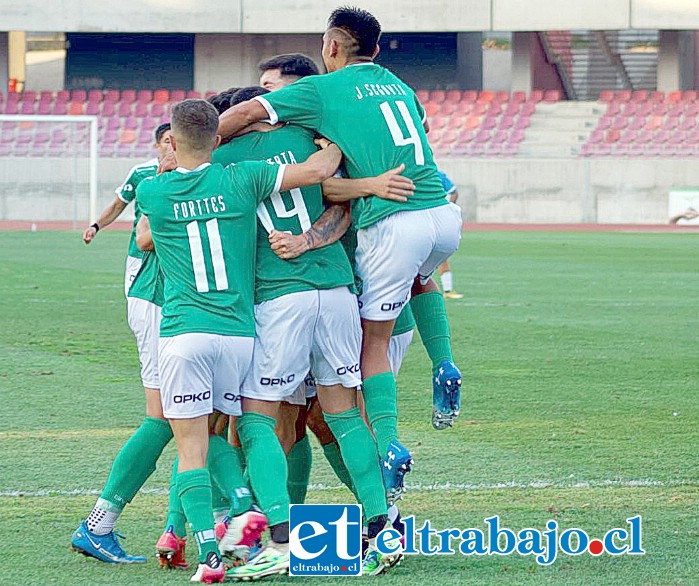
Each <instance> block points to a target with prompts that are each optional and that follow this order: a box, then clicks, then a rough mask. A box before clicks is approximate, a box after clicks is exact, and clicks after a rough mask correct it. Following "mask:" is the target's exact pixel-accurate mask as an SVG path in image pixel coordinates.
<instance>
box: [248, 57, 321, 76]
mask: <svg viewBox="0 0 699 586" xmlns="http://www.w3.org/2000/svg"><path fill="white" fill-rule="evenodd" d="M257 68H258V69H259V70H260V73H264V72H265V71H269V70H271V69H278V70H279V73H281V75H293V76H296V77H308V76H309V75H319V74H320V71H319V70H318V66H317V65H316V64H315V61H313V59H311V58H310V57H307V56H306V55H302V54H301V53H287V54H285V55H277V56H275V57H271V58H269V59H265V60H264V61H262V62H260V64H259V65H258V66H257Z"/></svg>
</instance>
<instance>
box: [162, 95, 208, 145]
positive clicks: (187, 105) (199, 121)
mask: <svg viewBox="0 0 699 586" xmlns="http://www.w3.org/2000/svg"><path fill="white" fill-rule="evenodd" d="M217 132H218V112H217V111H216V108H214V107H213V106H212V105H211V104H210V103H209V102H207V101H206V100H185V101H184V102H180V103H178V104H175V106H174V107H173V108H172V133H173V134H174V135H175V138H176V139H177V142H178V143H180V144H182V143H184V144H185V145H186V146H187V147H188V148H190V149H192V150H193V151H206V150H211V149H213V148H214V143H215V142H216V134H217Z"/></svg>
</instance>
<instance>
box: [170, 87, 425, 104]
mask: <svg viewBox="0 0 699 586" xmlns="http://www.w3.org/2000/svg"><path fill="white" fill-rule="evenodd" d="M173 95H174V94H173ZM415 95H416V96H417V99H418V100H420V103H421V104H424V103H425V102H427V100H429V99H430V92H428V91H427V90H417V91H416V92H415Z"/></svg>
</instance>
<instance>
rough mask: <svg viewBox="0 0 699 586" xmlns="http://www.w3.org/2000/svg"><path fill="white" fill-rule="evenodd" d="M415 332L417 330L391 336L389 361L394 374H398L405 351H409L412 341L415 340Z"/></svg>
mask: <svg viewBox="0 0 699 586" xmlns="http://www.w3.org/2000/svg"><path fill="white" fill-rule="evenodd" d="M414 333H415V330H410V331H409V332H403V333H402V334H398V335H397V336H391V341H390V342H389V344H388V362H389V364H390V365H391V371H393V375H394V376H398V371H399V370H400V367H401V365H402V364H403V359H404V358H405V353H406V352H407V351H408V346H410V342H412V341H413V334H414Z"/></svg>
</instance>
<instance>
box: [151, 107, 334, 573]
mask: <svg viewBox="0 0 699 586" xmlns="http://www.w3.org/2000/svg"><path fill="white" fill-rule="evenodd" d="M217 126H218V113H217V112H216V110H215V108H214V107H213V106H212V105H211V104H209V103H208V102H205V101H203V100H186V101H184V102H181V103H179V104H177V105H176V106H175V108H173V113H172V127H173V128H172V140H173V148H174V149H175V151H176V154H177V162H178V165H179V167H178V168H177V169H176V170H174V171H172V172H169V173H164V174H162V175H160V176H158V177H156V178H154V179H151V180H149V181H147V182H145V183H143V184H142V185H141V186H140V187H139V189H138V193H137V197H138V202H139V204H140V206H141V209H142V210H143V214H144V216H145V217H146V219H144V220H142V223H143V224H144V225H145V224H149V225H150V230H151V234H152V239H153V244H154V246H155V252H156V255H157V256H158V259H159V260H160V264H161V268H162V271H163V274H164V276H165V303H164V305H163V317H162V323H161V330H160V336H161V340H160V372H161V387H162V388H161V398H162V404H163V413H164V415H165V417H167V418H168V420H169V421H170V425H171V427H172V430H173V433H174V436H175V440H176V442H177V451H178V458H179V470H178V476H177V489H178V494H179V496H180V498H181V501H182V506H183V508H184V512H185V515H186V517H187V520H188V522H189V524H190V527H191V530H192V533H193V535H194V538H195V540H196V543H197V545H198V547H199V567H198V569H197V572H196V574H195V575H194V576H193V577H192V580H193V581H199V582H207V583H212V582H221V581H223V579H224V576H225V572H224V567H223V564H222V563H221V559H220V554H219V550H218V546H217V544H216V539H215V533H214V519H213V511H212V507H211V477H210V475H209V471H208V470H207V469H206V458H207V451H208V445H209V433H208V415H209V414H210V413H211V412H212V411H213V409H216V410H218V411H220V412H222V413H225V414H228V415H240V402H241V401H240V385H241V383H242V381H243V379H244V377H245V375H246V374H247V371H248V369H249V367H250V361H251V359H252V351H253V340H254V335H255V323H254V315H253V294H254V258H255V225H256V219H255V210H256V208H257V205H258V203H259V202H260V201H262V200H263V199H264V198H266V197H269V196H270V195H272V194H273V193H276V192H279V191H285V190H289V189H294V188H297V187H302V186H305V185H313V184H316V183H319V182H320V181H322V180H324V179H326V178H327V177H329V176H330V175H331V174H332V173H333V172H334V171H335V169H336V168H337V166H338V164H339V162H340V158H341V154H340V151H339V150H338V148H337V147H336V146H335V145H329V146H328V148H327V149H325V150H323V151H320V152H318V153H316V154H314V155H313V156H311V157H309V159H308V160H307V161H306V162H305V163H303V164H300V165H275V164H268V163H266V162H248V163H241V164H240V165H236V166H231V167H228V168H225V169H224V168H223V167H222V166H220V165H212V164H211V163H210V161H211V153H212V150H213V149H214V147H215V146H216V145H217V143H218V141H219V137H218V136H217V134H216V128H217ZM243 410H244V411H245V414H244V415H243V416H242V417H241V418H240V419H239V433H240V436H241V439H242V441H243V444H244V445H245V446H246V447H248V453H247V458H248V468H249V470H250V475H251V477H252V476H253V474H256V475H257V474H259V473H258V472H256V470H257V469H259V468H260V467H261V468H265V467H266V466H268V465H269V464H270V462H271V461H273V460H274V458H275V457H276V458H277V459H278V456H279V454H276V453H264V452H263V453H260V452H259V451H258V452H256V451H255V448H256V447H258V446H260V445H262V447H263V449H266V448H265V446H267V445H273V444H274V443H275V442H276V444H277V446H278V445H279V444H278V442H277V441H276V437H274V430H273V426H272V427H269V426H268V425H267V422H266V421H265V420H264V416H260V415H259V414H257V413H255V412H254V410H251V409H250V406H249V405H246V404H245V402H243ZM269 434H272V437H273V438H274V441H273V442H269V441H267V440H269ZM260 441H261V442H262V444H260V443H259V442H260ZM229 449H230V450H231V453H232V448H230V446H229ZM281 459H282V462H283V468H284V469H285V468H286V462H285V461H284V456H283V453H282V454H281ZM270 468H272V466H270ZM274 469H278V466H276V467H274ZM228 472H229V476H230V478H227V479H222V480H223V481H225V482H226V484H227V490H228V491H230V492H233V493H234V492H235V489H236V486H238V487H239V486H242V478H241V477H240V470H239V469H238V468H237V467H235V466H230V467H228ZM265 473H266V471H265V470H263V471H262V474H263V475H264V474H265ZM258 496H259V495H258ZM260 500H262V499H260ZM270 522H271V530H272V539H273V543H274V544H276V545H274V547H277V548H282V549H283V548H284V547H287V548H288V518H287V519H286V520H283V519H282V520H280V522H274V521H273V517H271V518H270ZM285 544H286V545H285Z"/></svg>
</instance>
